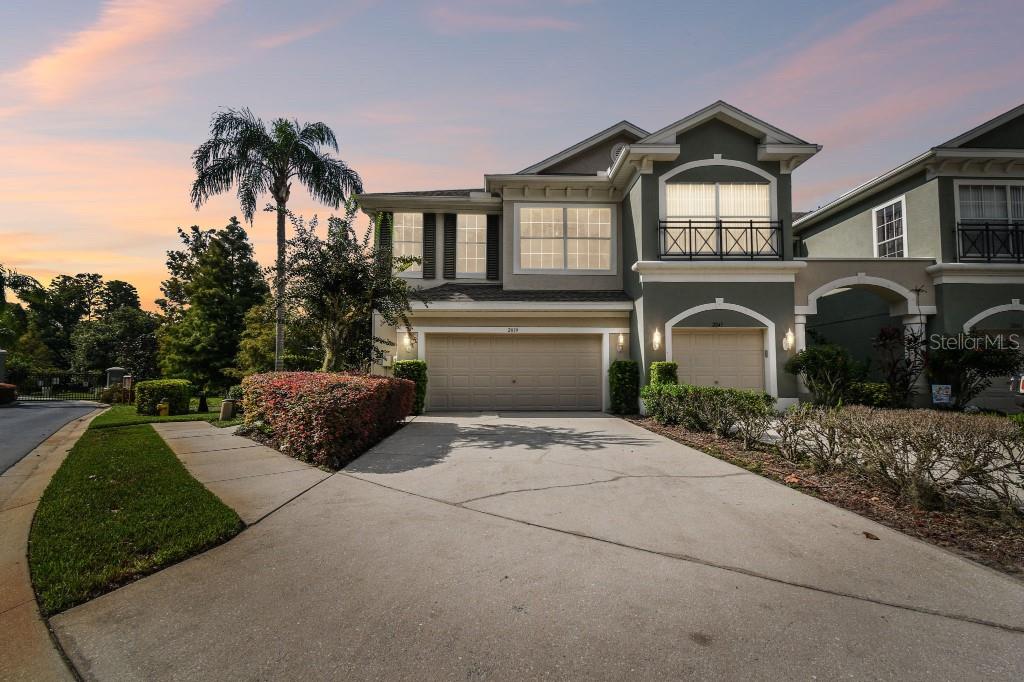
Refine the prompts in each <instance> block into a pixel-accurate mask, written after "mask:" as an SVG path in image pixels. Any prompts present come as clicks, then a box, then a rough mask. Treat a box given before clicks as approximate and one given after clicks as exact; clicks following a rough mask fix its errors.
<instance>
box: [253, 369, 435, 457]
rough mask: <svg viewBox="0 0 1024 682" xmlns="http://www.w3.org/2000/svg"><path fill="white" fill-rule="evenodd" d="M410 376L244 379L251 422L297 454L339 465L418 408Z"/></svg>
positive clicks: (293, 374) (281, 374)
mask: <svg viewBox="0 0 1024 682" xmlns="http://www.w3.org/2000/svg"><path fill="white" fill-rule="evenodd" d="M415 391H416V385H415V384H414V383H413V382H411V381H408V380H406V379H393V378H391V377H384V376H375V375H362V374H330V373H325V372H271V373H268V374H253V375H251V376H248V377H246V378H245V379H243V380H242V395H243V402H244V405H245V423H246V424H247V425H248V426H250V427H253V428H256V429H260V431H261V432H262V433H263V434H264V435H265V436H266V437H267V438H268V439H269V440H270V442H271V443H272V444H273V445H274V447H276V448H277V449H279V450H281V452H284V453H285V454H288V455H291V456H292V457H295V458H296V459H301V460H303V461H305V462H310V463H312V464H317V465H325V466H329V467H332V468H334V469H338V468H341V467H343V466H345V465H346V464H348V463H349V462H351V461H352V460H353V459H355V458H356V457H358V456H359V455H361V454H363V453H364V452H365V451H366V450H367V449H368V448H369V447H371V446H372V445H374V444H375V443H377V442H378V441H380V440H381V439H382V438H384V437H385V436H387V435H388V434H389V433H391V432H392V431H394V430H395V428H397V426H398V424H399V422H401V421H402V420H403V419H405V418H406V417H407V416H409V413H410V412H411V411H412V405H413V399H414V396H415Z"/></svg>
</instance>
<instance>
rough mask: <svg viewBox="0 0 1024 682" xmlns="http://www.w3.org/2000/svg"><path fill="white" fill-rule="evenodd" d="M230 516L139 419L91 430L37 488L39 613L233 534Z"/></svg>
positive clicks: (34, 546) (237, 526)
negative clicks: (44, 485)
mask: <svg viewBox="0 0 1024 682" xmlns="http://www.w3.org/2000/svg"><path fill="white" fill-rule="evenodd" d="M242 525H243V524H242V522H241V520H240V519H239V518H238V515H237V514H236V513H235V512H234V511H233V510H232V509H230V508H228V507H227V506H225V505H224V503H223V502H221V501H220V500H219V499H218V498H217V496H216V495H214V494H213V493H211V492H210V491H209V490H207V489H206V488H205V487H203V485H202V484H201V483H199V482H198V481H196V480H195V479H194V478H192V476H191V475H189V473H188V472H187V471H186V470H185V467H184V466H182V464H181V462H180V461H178V458H177V457H176V456H175V455H174V453H173V452H171V450H170V448H168V447H167V445H166V444H165V443H164V442H163V440H162V439H161V438H160V436H158V435H157V434H156V432H155V431H154V430H153V429H152V427H150V426H147V425H141V426H129V427H125V428H101V429H90V430H88V431H86V432H85V434H84V435H83V436H82V438H81V440H79V441H78V443H77V444H76V445H75V446H74V448H72V450H71V452H70V453H69V454H68V456H67V459H66V460H65V461H64V463H63V464H62V465H61V467H60V469H58V471H57V473H56V474H55V475H54V477H53V480H52V481H51V482H50V485H49V487H48V488H47V489H46V492H45V493H44V494H43V497H42V499H41V500H40V502H39V507H38V509H37V510H36V515H35V520H34V521H33V523H32V531H31V534H30V536H29V566H30V568H31V571H32V582H33V584H34V586H35V589H36V594H37V595H38V597H39V606H40V609H41V610H42V612H43V613H44V614H45V615H52V614H54V613H58V612H60V611H64V610H66V609H68V608H71V607H72V606H75V605H76V604H80V603H82V602H84V601H88V600H89V599H93V598H95V597H98V596H99V595H101V594H104V593H106V592H109V591H111V590H112V589H114V588H116V587H118V586H120V585H123V584H125V583H128V582H131V581H132V580H135V579H137V578H140V577H142V576H144V575H147V574H149V573H153V572H154V571H157V570H159V569H161V568H163V567H165V566H168V565H170V564H173V563H176V562H178V561H181V560H183V559H185V558H187V557H190V556H192V555H194V554H197V553H199V552H201V551H203V550H205V549H208V548H210V547H213V546H214V545H217V544H220V543H221V542H224V541H225V540H227V539H229V538H231V537H233V536H234V535H235V534H237V533H238V532H239V531H240V530H241V529H242Z"/></svg>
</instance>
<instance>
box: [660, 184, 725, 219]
mask: <svg viewBox="0 0 1024 682" xmlns="http://www.w3.org/2000/svg"><path fill="white" fill-rule="evenodd" d="M665 204H666V206H665V211H666V214H667V217H669V218H714V217H715V185H714V183H696V182H675V183H672V184H669V185H666V186H665Z"/></svg>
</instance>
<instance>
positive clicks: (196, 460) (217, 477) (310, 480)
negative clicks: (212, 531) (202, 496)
mask: <svg viewBox="0 0 1024 682" xmlns="http://www.w3.org/2000/svg"><path fill="white" fill-rule="evenodd" d="M153 428H154V429H156V432H157V433H159V434H160V436H161V437H162V438H163V439H164V442H166V443H167V445H168V446H169V447H170V448H171V450H173V451H174V454H176V455H177V456H178V459H180V460H181V462H182V463H183V464H184V465H185V468H186V469H188V471H189V473H190V474H192V476H193V477H194V478H195V479H196V480H197V481H199V482H200V483H202V484H203V485H205V486H206V487H207V488H209V489H210V491H212V492H213V494H215V495H216V496H217V497H219V498H220V499H221V501H222V502H224V504H226V505H228V506H229V507H231V508H232V509H234V510H235V511H236V512H237V513H238V515H239V516H240V517H241V519H242V521H244V522H245V524H246V525H252V524H254V523H256V522H258V521H260V520H261V519H263V518H264V517H265V516H266V515H267V514H270V513H271V512H273V511H274V510H275V509H278V508H280V507H281V506H282V505H285V504H287V503H288V502H289V501H291V500H292V499H294V498H295V497H296V496H298V495H301V494H302V493H304V492H305V491H307V490H309V489H310V488H311V487H313V486H314V485H316V484H317V483H319V482H320V481H322V480H324V479H325V478H327V477H328V476H330V474H329V473H327V472H326V471H322V470H320V469H317V468H316V467H313V466H310V465H308V464H305V463H304V462H300V461H298V460H296V459H293V458H291V457H288V456H287V455H282V454H281V453H280V452H278V451H277V450H274V449H273V448H268V447H267V446H265V445H260V444H259V443H256V442H254V441H251V440H249V439H248V438H242V437H241V436H236V435H234V429H233V428H232V429H221V428H218V427H216V426H214V425H213V424H210V423H208V422H165V423H163V424H153Z"/></svg>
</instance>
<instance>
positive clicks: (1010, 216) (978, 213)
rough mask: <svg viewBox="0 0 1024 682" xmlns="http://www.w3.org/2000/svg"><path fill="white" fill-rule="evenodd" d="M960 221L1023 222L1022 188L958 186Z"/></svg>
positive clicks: (1023, 193) (1023, 200)
mask: <svg viewBox="0 0 1024 682" xmlns="http://www.w3.org/2000/svg"><path fill="white" fill-rule="evenodd" d="M959 190H960V192H959V199H960V219H961V220H977V221H986V220H988V221H1010V220H1024V186H1021V185H960V188H959Z"/></svg>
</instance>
